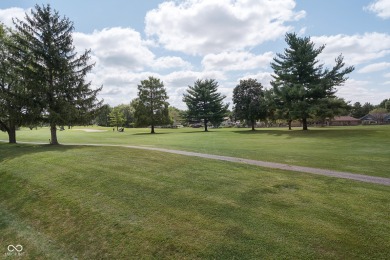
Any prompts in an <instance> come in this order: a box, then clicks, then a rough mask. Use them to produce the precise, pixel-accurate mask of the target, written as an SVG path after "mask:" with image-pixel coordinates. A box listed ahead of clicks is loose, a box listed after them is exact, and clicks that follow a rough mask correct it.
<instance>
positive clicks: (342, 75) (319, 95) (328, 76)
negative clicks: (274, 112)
mask: <svg viewBox="0 0 390 260" xmlns="http://www.w3.org/2000/svg"><path fill="white" fill-rule="evenodd" d="M286 42H287V44H288V48H287V49H285V51H284V54H277V57H276V58H274V60H273V62H272V63H271V67H272V69H273V70H274V73H275V75H273V77H274V80H273V81H272V82H271V85H272V86H273V88H274V90H275V93H276V94H277V95H278V96H279V98H280V99H281V102H282V103H283V105H284V107H285V110H286V111H288V113H287V114H288V118H287V119H288V120H291V119H300V120H302V125H303V130H307V119H308V118H310V117H311V116H312V114H313V111H315V110H316V106H317V105H318V103H319V102H318V101H319V100H323V99H326V98H335V93H336V89H335V88H334V87H335V86H339V85H342V84H343V83H344V82H345V81H346V80H347V77H346V75H347V74H349V73H351V72H352V71H353V70H354V67H353V66H351V67H346V68H344V69H343V67H344V65H345V64H344V62H343V56H342V55H340V56H338V57H337V58H336V60H335V61H336V65H335V66H334V67H333V68H332V69H331V70H329V69H324V68H323V65H322V64H318V63H319V61H318V60H317V57H318V55H319V54H320V53H321V52H322V51H323V50H324V48H325V46H320V47H319V48H315V45H314V43H313V42H312V41H311V40H310V37H304V38H299V37H298V36H297V35H296V34H295V33H287V34H286Z"/></svg>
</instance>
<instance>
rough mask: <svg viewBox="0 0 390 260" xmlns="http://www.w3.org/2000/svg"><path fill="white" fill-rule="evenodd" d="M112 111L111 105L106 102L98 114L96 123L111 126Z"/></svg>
mask: <svg viewBox="0 0 390 260" xmlns="http://www.w3.org/2000/svg"><path fill="white" fill-rule="evenodd" d="M111 111H112V108H111V106H110V105H109V104H104V105H103V106H102V107H101V108H100V109H99V112H98V113H97V115H96V118H95V124H97V125H98V126H110V113H111Z"/></svg>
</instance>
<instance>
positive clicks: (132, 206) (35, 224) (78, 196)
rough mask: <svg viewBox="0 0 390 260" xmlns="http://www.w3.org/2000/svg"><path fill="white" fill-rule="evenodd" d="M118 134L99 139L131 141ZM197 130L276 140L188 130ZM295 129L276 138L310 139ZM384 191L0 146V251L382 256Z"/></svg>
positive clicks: (95, 151)
mask: <svg viewBox="0 0 390 260" xmlns="http://www.w3.org/2000/svg"><path fill="white" fill-rule="evenodd" d="M378 131H379V130H378ZM381 131H382V130H381ZM38 132H39V131H38ZM65 132H66V134H61V135H60V137H61V139H60V140H61V141H65V140H67V141H70V139H71V138H70V136H71V135H72V134H73V132H71V131H65ZM161 132H162V131H161ZM312 133H314V134H312ZM117 134H118V135H119V133H114V134H113V133H106V136H112V139H113V140H116V141H117V140H120V139H121V138H123V140H127V141H126V142H127V143H130V142H131V141H130V139H131V138H134V139H136V138H137V135H136V134H135V133H130V134H128V135H122V136H121V137H117ZM170 134H171V132H168V133H167V134H161V137H159V135H155V136H152V137H149V136H147V137H148V138H154V140H158V138H162V139H163V138H165V136H170ZM207 134H209V135H210V136H211V135H214V134H215V136H216V135H217V134H222V135H227V136H234V134H236V135H239V136H242V137H243V138H244V140H245V139H246V138H249V137H251V138H254V139H255V138H260V139H261V140H263V142H265V141H266V140H267V139H273V138H274V137H275V136H274V135H275V132H272V131H270V132H264V133H263V135H266V136H268V138H266V137H264V136H262V133H261V132H260V131H259V133H257V132H256V134H254V135H253V134H248V133H230V132H225V131H221V132H220V133H214V132H212V133H206V134H203V133H188V135H189V136H190V137H191V136H195V135H199V136H206V135H207ZM295 134H296V136H294V135H295ZM67 135H69V136H67ZM182 135H186V134H185V133H183V134H182ZM308 135H315V131H314V130H313V131H310V132H308ZM323 135H324V134H322V136H323ZM85 136H86V137H87V138H86V140H85V141H86V142H87V141H91V140H92V138H91V137H89V135H87V134H86V135H85ZM95 136H96V139H93V140H95V142H98V141H99V140H100V141H102V139H99V138H97V136H105V135H95ZM141 136H142V138H145V139H144V140H147V138H146V136H144V135H141ZM302 136H303V133H300V132H296V133H295V131H294V132H292V133H283V132H282V133H281V134H280V135H278V138H282V139H284V140H286V142H288V141H290V140H295V139H300V140H306V141H308V142H309V140H311V139H313V142H315V141H314V137H313V136H312V137H307V136H306V137H302ZM325 136H326V134H325ZM325 136H324V137H322V138H320V139H321V140H322V139H326V137H325ZM332 136H333V135H331V136H330V137H329V139H330V142H331V141H332ZM344 136H345V138H347V139H348V135H347V134H345V135H344ZM26 137H27V135H26ZM26 137H24V138H23V139H27V138H26ZM67 138H68V139H67ZM203 138H204V137H203ZM333 138H336V137H335V136H333ZM201 140H202V142H205V140H204V139H201ZM210 140H212V139H210ZM273 140H275V139H273ZM321 140H320V141H317V142H315V143H316V144H318V143H319V142H322V141H321ZM77 141H80V142H81V141H83V140H82V139H81V137H80V140H77ZM227 141H228V140H227ZM227 141H226V142H227ZM192 142H193V143H196V142H195V140H193V141H192ZM274 142H275V141H274ZM333 142H335V140H333ZM354 142H357V141H354ZM138 143H139V144H141V141H140V140H139V141H138ZM214 144H215V143H214ZM214 144H213V143H212V142H211V143H210V145H211V147H213V145H214ZM158 145H161V146H163V145H166V144H165V143H164V142H160V143H159V144H158ZM290 145H291V144H290ZM244 146H249V143H245V142H244ZM170 147H171V148H183V149H184V148H185V147H187V148H189V147H190V146H180V145H179V144H178V142H177V143H176V144H175V145H172V146H170ZM196 147H197V149H200V146H199V145H198V146H196ZM359 147H360V149H361V147H362V146H359ZM320 148H321V147H318V149H320ZM280 149H281V150H282V149H284V148H283V147H280ZM200 150H202V149H200ZM232 150H234V149H232ZM351 150H353V148H351ZM202 151H203V152H206V151H209V150H207V149H206V148H205V150H202ZM212 151H221V150H220V149H214V150H212ZM273 151H274V152H275V151H276V149H273ZM336 153H338V152H337V151H336ZM244 154H245V155H249V154H250V153H244ZM260 154H261V153H260ZM265 158H268V157H265ZM339 159H342V158H339ZM389 195H390V187H388V186H383V185H375V184H367V183H361V182H356V181H350V180H343V179H336V178H328V177H324V176H313V175H310V174H303V173H297V172H287V171H281V170H272V169H265V168H260V167H255V166H250V165H243V164H236V163H228V162H220V161H215V160H208V159H200V158H194V157H187V156H180V155H174V154H168V153H161V152H154V151H144V150H135V149H129V148H120V147H82V146H57V147H55V146H50V145H22V144H18V145H9V144H4V143H0V198H1V200H0V254H1V256H3V254H4V256H6V257H7V255H6V254H7V245H17V244H19V245H22V246H23V259H151V258H155V259H196V258H206V259H329V258H332V259H386V258H388V256H389V255H390V246H389V245H390V237H389V234H390V221H389V216H390V207H389V205H390V196H389ZM10 257H13V256H10ZM7 259H8V258H7Z"/></svg>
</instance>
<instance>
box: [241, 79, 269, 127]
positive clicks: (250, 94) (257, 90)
mask: <svg viewBox="0 0 390 260" xmlns="http://www.w3.org/2000/svg"><path fill="white" fill-rule="evenodd" d="M233 104H234V113H235V115H236V117H237V118H238V119H240V120H247V121H248V122H250V124H251V126H252V131H254V130H255V123H256V120H259V119H265V118H266V116H267V110H266V104H265V99H264V91H263V86H262V85H261V83H259V82H257V80H256V79H246V80H240V84H238V85H237V86H236V87H235V88H234V90H233Z"/></svg>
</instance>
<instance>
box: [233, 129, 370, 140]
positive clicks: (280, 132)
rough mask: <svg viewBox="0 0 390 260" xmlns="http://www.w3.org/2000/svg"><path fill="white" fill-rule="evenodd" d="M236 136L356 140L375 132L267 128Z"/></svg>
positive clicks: (243, 131) (239, 132)
mask: <svg viewBox="0 0 390 260" xmlns="http://www.w3.org/2000/svg"><path fill="white" fill-rule="evenodd" d="M233 133H236V134H242V135H272V136H285V137H287V138H302V137H303V138H310V137H315V138H316V137H323V138H341V137H342V138H351V137H352V138H356V137H357V136H358V137H361V136H362V135H364V136H367V135H371V134H372V135H375V133H374V132H372V131H371V132H368V131H364V130H360V129H358V130H357V129H354V128H351V129H345V128H339V129H337V128H314V127H313V128H309V130H307V131H303V130H302V129H293V130H288V129H284V128H280V129H266V128H257V129H256V130H255V131H252V130H250V129H248V130H241V131H233Z"/></svg>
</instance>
